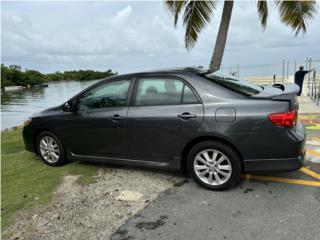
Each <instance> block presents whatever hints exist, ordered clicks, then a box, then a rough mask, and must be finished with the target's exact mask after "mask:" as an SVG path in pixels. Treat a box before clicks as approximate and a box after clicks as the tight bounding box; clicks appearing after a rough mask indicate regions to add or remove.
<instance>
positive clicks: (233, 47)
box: [1, 1, 320, 73]
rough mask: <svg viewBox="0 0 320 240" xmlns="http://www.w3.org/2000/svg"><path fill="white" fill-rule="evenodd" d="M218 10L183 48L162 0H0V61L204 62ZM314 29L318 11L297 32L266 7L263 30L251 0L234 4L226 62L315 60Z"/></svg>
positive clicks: (80, 65)
mask: <svg viewBox="0 0 320 240" xmlns="http://www.w3.org/2000/svg"><path fill="white" fill-rule="evenodd" d="M270 6H273V4H272V2H270ZM221 10H222V3H219V4H218V6H217V9H216V12H215V13H216V14H215V15H214V17H213V19H212V22H211V24H210V25H209V26H208V27H207V28H206V29H205V30H204V31H203V32H202V33H201V35H200V38H199V41H198V43H197V45H196V47H195V48H194V49H192V50H191V51H189V52H188V51H187V50H186V49H185V48H184V31H183V27H182V25H181V22H180V23H179V27H178V28H177V29H175V28H174V27H173V21H172V18H171V16H170V15H169V14H168V13H167V12H166V10H165V8H164V5H163V2H162V1H155V2H150V1H149V2H143V1H139V2H133V1H130V2H124V1H121V2H119V1H114V2H112V1H103V2H101V1H100V2H94V1H90V2H84V1H69V2H63V1H55V2H47V1H36V2H29V1H19V2H13V1H1V15H2V18H1V26H2V30H1V54H2V56H1V62H2V63H5V64H20V65H22V67H23V68H28V69H36V70H40V71H43V72H52V71H58V70H59V71H62V70H72V69H96V70H105V69H109V68H111V69H113V70H116V71H118V72H119V73H125V72H132V71H140V70H146V69H156V68H163V67H173V66H193V65H203V66H207V65H208V63H209V61H210V57H211V53H212V50H213V47H214V42H215V38H216V33H217V28H218V26H219V21H220V16H221V15H220V14H221ZM318 11H320V9H319V10H318ZM319 29H320V13H319V14H318V15H317V18H316V19H314V21H313V22H312V23H311V24H310V26H309V29H308V32H307V34H306V35H304V36H300V37H294V34H293V33H292V31H291V29H289V28H287V27H285V26H284V25H283V24H281V23H280V21H279V15H278V13H277V11H276V9H275V8H274V7H271V8H270V15H269V21H268V24H267V29H266V30H265V31H263V30H262V28H261V26H260V23H259V19H258V14H257V10H256V2H255V1H247V2H236V3H235V5H234V9H233V16H232V19H231V26H230V31H229V36H228V41H227V47H226V52H225V55H224V59H223V66H232V65H236V64H238V63H239V64H240V65H241V66H243V65H245V66H247V65H260V64H272V63H274V64H281V62H282V59H288V60H290V61H291V62H293V61H294V60H297V61H302V62H303V61H304V60H305V58H306V57H308V56H312V57H313V58H317V59H320V40H319V39H320V30H319Z"/></svg>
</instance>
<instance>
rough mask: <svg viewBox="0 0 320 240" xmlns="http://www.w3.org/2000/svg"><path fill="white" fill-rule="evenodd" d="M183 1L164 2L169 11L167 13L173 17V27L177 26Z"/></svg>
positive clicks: (183, 4) (184, 2)
mask: <svg viewBox="0 0 320 240" xmlns="http://www.w3.org/2000/svg"><path fill="white" fill-rule="evenodd" d="M186 2H187V1H185V0H180V1H165V2H164V3H165V6H166V7H167V9H168V10H169V12H170V13H171V14H172V15H173V17H174V26H177V23H178V19H179V14H180V12H181V10H182V9H183V7H184V6H185V5H186Z"/></svg>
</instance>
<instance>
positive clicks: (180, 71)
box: [117, 66, 207, 77]
mask: <svg viewBox="0 0 320 240" xmlns="http://www.w3.org/2000/svg"><path fill="white" fill-rule="evenodd" d="M205 72H207V70H206V69H204V68H202V67H200V66H199V67H183V68H165V69H157V70H149V71H141V72H134V73H127V74H120V75H117V76H118V77H122V76H136V75H150V74H186V73H194V74H203V73H205Z"/></svg>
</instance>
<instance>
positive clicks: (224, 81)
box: [204, 71, 262, 96]
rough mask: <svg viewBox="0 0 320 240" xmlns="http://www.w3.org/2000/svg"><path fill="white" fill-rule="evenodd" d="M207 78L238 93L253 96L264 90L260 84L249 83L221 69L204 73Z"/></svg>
mask: <svg viewBox="0 0 320 240" xmlns="http://www.w3.org/2000/svg"><path fill="white" fill-rule="evenodd" d="M204 76H205V77H206V78H207V79H210V80H212V81H214V82H216V83H218V84H220V85H222V86H224V87H226V88H229V89H230V90H232V91H235V92H237V93H241V94H245V95H248V96H252V95H255V94H258V93H259V92H261V91H262V88H261V87H260V86H258V85H255V84H252V83H249V82H248V81H246V80H243V79H240V78H237V77H235V76H233V75H230V74H226V73H223V72H220V71H217V72H213V73H210V74H205V75H204Z"/></svg>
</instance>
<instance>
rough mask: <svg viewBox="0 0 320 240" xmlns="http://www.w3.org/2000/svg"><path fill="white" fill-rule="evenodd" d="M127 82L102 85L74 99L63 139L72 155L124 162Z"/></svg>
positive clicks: (118, 81)
mask: <svg viewBox="0 0 320 240" xmlns="http://www.w3.org/2000/svg"><path fill="white" fill-rule="evenodd" d="M131 84H132V81H131V79H122V80H115V81H111V82H106V83H103V84H101V85H99V86H97V87H95V88H93V89H91V90H89V91H87V92H85V93H84V94H83V95H82V96H80V97H79V98H78V99H77V111H76V112H75V113H74V114H72V115H71V116H69V118H68V125H69V126H68V127H66V128H65V130H64V132H63V133H62V134H63V135H64V138H65V139H66V141H67V145H68V148H69V150H70V151H71V152H72V154H74V155H81V156H94V157H111V158H127V157H129V152H128V146H127V142H126V135H125V125H124V124H125V119H126V115H127V112H128V95H129V92H130V89H131V87H132V86H131Z"/></svg>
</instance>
